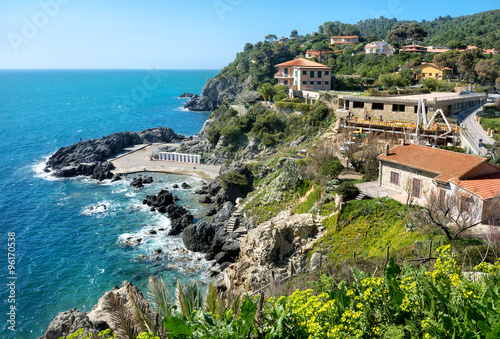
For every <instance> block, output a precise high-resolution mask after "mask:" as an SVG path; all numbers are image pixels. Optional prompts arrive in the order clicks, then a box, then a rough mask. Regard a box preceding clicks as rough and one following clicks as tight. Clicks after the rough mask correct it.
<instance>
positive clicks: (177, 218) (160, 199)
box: [142, 189, 193, 235]
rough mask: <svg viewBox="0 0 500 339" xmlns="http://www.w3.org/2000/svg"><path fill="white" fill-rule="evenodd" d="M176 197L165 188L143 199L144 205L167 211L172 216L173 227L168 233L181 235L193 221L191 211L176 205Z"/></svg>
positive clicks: (162, 211) (154, 209)
mask: <svg viewBox="0 0 500 339" xmlns="http://www.w3.org/2000/svg"><path fill="white" fill-rule="evenodd" d="M175 200H176V197H174V195H173V194H172V193H171V192H170V191H168V190H166V189H163V190H161V191H160V193H158V194H156V195H147V196H146V199H144V200H143V201H142V203H143V204H144V205H148V206H149V207H151V211H158V212H160V213H166V214H167V215H168V217H169V218H170V222H171V225H172V227H171V228H170V231H169V232H168V235H179V234H180V233H181V232H182V231H183V230H184V229H185V228H186V227H188V226H189V225H191V224H192V223H193V216H192V215H191V212H190V211H188V210H187V209H185V208H184V207H182V206H178V205H176V204H175V203H174V202H175Z"/></svg>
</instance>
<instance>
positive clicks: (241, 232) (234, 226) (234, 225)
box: [226, 195, 255, 241]
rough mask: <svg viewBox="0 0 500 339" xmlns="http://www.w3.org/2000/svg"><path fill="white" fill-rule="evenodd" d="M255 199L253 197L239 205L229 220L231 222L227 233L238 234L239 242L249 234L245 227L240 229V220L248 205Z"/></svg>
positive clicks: (228, 224) (228, 223)
mask: <svg viewBox="0 0 500 339" xmlns="http://www.w3.org/2000/svg"><path fill="white" fill-rule="evenodd" d="M254 197H255V195H254V196H252V197H251V198H248V199H247V200H246V201H245V202H244V203H242V204H241V205H239V206H238V207H237V208H236V209H235V210H234V211H233V213H232V214H231V218H229V221H228V222H227V228H226V231H227V233H229V234H233V233H237V235H238V236H237V239H238V241H241V240H242V239H243V237H244V236H245V234H247V230H246V229H245V228H244V227H238V226H239V218H240V217H241V214H242V213H243V209H245V207H246V205H247V204H248V203H249V202H250V201H252V200H253V198H254Z"/></svg>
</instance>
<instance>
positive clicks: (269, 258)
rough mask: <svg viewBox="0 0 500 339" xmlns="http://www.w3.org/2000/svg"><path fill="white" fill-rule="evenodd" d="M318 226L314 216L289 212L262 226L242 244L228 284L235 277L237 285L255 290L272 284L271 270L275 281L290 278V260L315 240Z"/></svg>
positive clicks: (231, 268) (251, 231) (255, 229)
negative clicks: (266, 284) (270, 282)
mask: <svg viewBox="0 0 500 339" xmlns="http://www.w3.org/2000/svg"><path fill="white" fill-rule="evenodd" d="M318 226H319V225H318V224H316V222H315V221H314V219H313V216H312V214H297V215H290V213H289V212H288V211H285V212H282V213H280V214H279V215H278V216H277V217H274V218H273V219H271V220H270V221H267V222H265V223H262V224H260V225H258V226H257V227H256V228H254V229H252V230H250V231H249V232H248V234H247V235H246V236H245V237H244V238H243V240H242V241H241V244H240V253H239V260H238V262H236V263H234V264H232V265H231V266H229V267H228V268H227V269H226V271H225V280H226V283H228V281H229V279H232V278H233V277H234V279H235V280H234V281H233V282H234V283H235V286H237V287H238V288H241V289H242V290H250V291H254V290H256V289H258V288H259V287H261V286H264V284H265V283H266V282H268V281H269V279H270V276H269V275H270V272H271V271H274V272H275V279H281V278H283V277H285V276H287V275H288V273H289V272H288V264H289V260H290V257H291V256H292V254H293V253H294V252H296V251H298V252H301V249H302V248H305V246H306V244H308V243H311V242H312V241H313V240H315V236H316V235H317V234H318ZM299 267H300V265H299Z"/></svg>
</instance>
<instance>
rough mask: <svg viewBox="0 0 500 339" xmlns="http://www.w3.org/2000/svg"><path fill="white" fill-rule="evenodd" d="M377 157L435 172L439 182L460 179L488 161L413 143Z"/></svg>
mask: <svg viewBox="0 0 500 339" xmlns="http://www.w3.org/2000/svg"><path fill="white" fill-rule="evenodd" d="M378 159H380V160H384V161H389V162H392V163H396V164H401V165H405V166H409V167H413V168H416V169H419V170H423V171H426V172H431V173H435V174H436V177H435V178H434V179H435V180H438V181H441V182H448V181H449V180H450V179H452V178H458V179H460V178H462V177H463V176H464V175H466V174H467V173H468V172H470V171H471V170H472V169H473V168H475V167H477V166H479V165H480V164H482V163H485V162H487V161H488V159H486V158H481V157H476V156H474V155H468V154H463V153H457V152H452V151H447V150H442V149H438V148H431V147H426V146H419V145H413V144H410V145H405V146H397V147H395V148H393V149H391V150H390V151H389V154H388V155H387V156H386V155H384V154H382V155H379V156H378ZM499 172H500V170H499Z"/></svg>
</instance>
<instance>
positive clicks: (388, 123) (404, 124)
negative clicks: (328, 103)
mask: <svg viewBox="0 0 500 339" xmlns="http://www.w3.org/2000/svg"><path fill="white" fill-rule="evenodd" d="M346 121H347V122H348V123H355V124H363V125H368V126H369V127H370V126H374V127H377V126H378V127H391V128H392V127H396V128H408V129H416V128H417V123H416V122H411V121H405V120H387V119H386V120H382V121H380V120H377V119H373V120H366V119H363V118H358V117H352V118H350V119H346V118H340V124H341V125H345V123H346ZM447 129H448V127H447V126H446V125H444V124H437V125H435V126H432V127H430V128H428V129H426V130H427V131H441V130H447ZM452 129H453V131H454V132H457V133H458V132H460V130H461V129H460V127H458V126H453V127H452Z"/></svg>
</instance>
